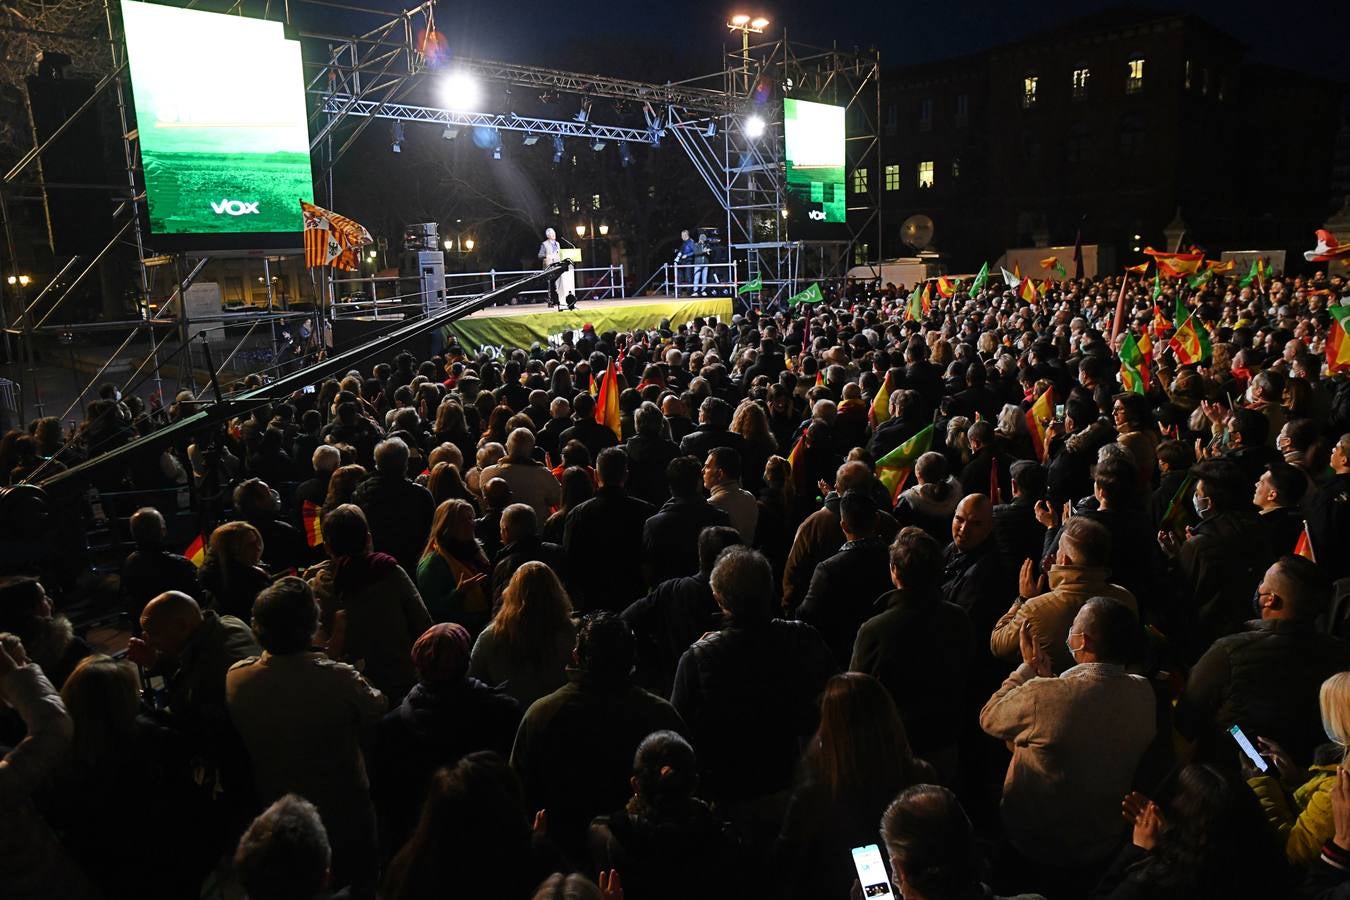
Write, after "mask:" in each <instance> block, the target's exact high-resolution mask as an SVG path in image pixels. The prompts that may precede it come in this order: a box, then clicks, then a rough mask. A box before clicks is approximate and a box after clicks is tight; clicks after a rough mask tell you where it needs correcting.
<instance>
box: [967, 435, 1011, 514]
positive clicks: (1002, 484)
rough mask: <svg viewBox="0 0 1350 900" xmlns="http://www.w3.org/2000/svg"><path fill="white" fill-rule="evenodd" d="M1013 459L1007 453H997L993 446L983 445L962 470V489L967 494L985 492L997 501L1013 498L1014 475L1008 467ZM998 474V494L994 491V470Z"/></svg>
mask: <svg viewBox="0 0 1350 900" xmlns="http://www.w3.org/2000/svg"><path fill="white" fill-rule="evenodd" d="M1011 463H1012V460H1011V459H1009V458H1008V455H1007V454H1006V453H995V452H994V450H993V448H991V447H982V448H980V452H979V453H976V454H975V455H974V456H972V457H971V458H970V462H968V463H966V467H965V468H964V469H962V470H961V490H963V491H964V492H965V493H966V494H985V495H987V496H988V497H989V498H990V499H991V500H993V501H994V502H995V503H1002V502H1003V501H1004V500H1009V499H1011V498H1012V489H1011V485H1012V477H1011V476H1010V475H1009V471H1008V467H1009V465H1010V464H1011ZM994 471H997V474H998V496H997V497H995V496H994V495H993V493H992V491H993V489H994V488H993V484H994V482H993V478H994V475H993V472H994Z"/></svg>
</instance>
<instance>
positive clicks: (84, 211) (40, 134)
mask: <svg viewBox="0 0 1350 900" xmlns="http://www.w3.org/2000/svg"><path fill="white" fill-rule="evenodd" d="M39 71H40V73H41V74H39V75H30V76H28V78H27V85H28V108H29V111H30V113H31V116H32V125H33V134H34V136H35V137H36V139H37V142H38V143H39V144H40V143H41V142H43V141H45V140H46V139H47V138H48V137H50V136H51V135H52V134H53V133H55V132H56V129H58V128H60V127H61V124H62V123H63V122H65V121H66V119H68V118H69V117H70V114H71V113H73V112H75V110H76V109H78V108H79V106H80V104H81V103H83V102H84V101H85V100H87V99H89V96H90V95H91V94H93V92H94V82H93V81H92V80H90V79H88V78H61V77H57V76H58V74H59V72H58V70H57V69H56V68H55V67H52V66H41V67H40V68H39ZM101 113H102V98H100V99H99V100H96V101H95V102H94V103H93V105H92V106H90V107H89V108H88V109H86V110H85V111H84V112H82V113H80V115H79V117H78V118H76V119H75V120H74V121H73V122H71V124H70V127H69V128H67V129H66V131H65V132H64V133H63V134H62V135H61V137H59V138H57V139H56V141H54V142H53V143H52V145H51V146H50V147H48V148H47V152H45V153H43V154H42V156H41V158H40V159H39V160H38V165H39V166H41V170H40V171H41V173H42V180H43V182H44V183H45V184H46V187H45V188H44V190H43V197H44V201H45V206H46V210H47V229H48V232H49V235H50V238H51V243H52V250H53V251H54V252H55V253H56V255H57V256H72V255H75V254H81V255H92V254H94V253H97V252H98V251H99V249H101V248H102V247H103V245H104V244H105V243H107V241H108V238H110V237H112V227H113V219H112V211H113V207H114V204H113V202H112V198H111V195H110V192H109V191H107V190H99V189H95V188H80V187H78V185H84V184H87V185H111V184H114V183H120V182H121V181H122V180H125V178H126V176H125V174H124V173H122V172H121V171H120V170H119V171H118V172H117V173H116V175H114V171H113V168H112V167H111V166H110V164H109V159H108V148H107V147H106V146H105V144H104V140H103V127H102V123H101V121H100V116H101ZM37 171H38V170H37V169H32V170H30V171H29V173H27V176H28V177H29V178H32V177H34V175H36V173H37ZM115 178H116V182H115V181H114V179H115ZM63 184H65V185H77V186H76V187H60V185H63Z"/></svg>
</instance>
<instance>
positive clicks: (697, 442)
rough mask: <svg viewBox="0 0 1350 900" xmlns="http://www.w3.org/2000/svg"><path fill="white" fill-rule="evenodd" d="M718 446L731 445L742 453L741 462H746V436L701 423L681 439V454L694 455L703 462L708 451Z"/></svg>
mask: <svg viewBox="0 0 1350 900" xmlns="http://www.w3.org/2000/svg"><path fill="white" fill-rule="evenodd" d="M717 447H730V448H731V449H732V450H735V451H736V452H737V453H739V454H740V455H741V462H745V458H746V455H747V450H746V446H745V438H743V437H741V436H740V435H739V434H737V433H736V432H734V431H729V430H727V429H725V428H713V427H712V426H711V425H700V426H698V427H697V428H695V429H694V430H693V431H691V432H689V433H688V434H686V435H685V436H684V439H683V440H681V441H680V455H681V456H692V457H694V458H695V459H697V460H699V461H700V462H702V461H703V460H705V459H707V458H708V451H709V450H713V449H715V448H717Z"/></svg>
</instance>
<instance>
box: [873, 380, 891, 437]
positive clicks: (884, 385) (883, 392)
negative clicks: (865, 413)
mask: <svg viewBox="0 0 1350 900" xmlns="http://www.w3.org/2000/svg"><path fill="white" fill-rule="evenodd" d="M890 417H891V373H890V372H887V373H886V377H885V378H884V379H882V382H881V387H880V388H878V389H877V395H876V396H875V397H873V398H872V408H871V410H869V418H870V419H871V420H872V425H873V426H876V425H880V424H881V423H882V422H885V421H886V420H887V419H889V418H890Z"/></svg>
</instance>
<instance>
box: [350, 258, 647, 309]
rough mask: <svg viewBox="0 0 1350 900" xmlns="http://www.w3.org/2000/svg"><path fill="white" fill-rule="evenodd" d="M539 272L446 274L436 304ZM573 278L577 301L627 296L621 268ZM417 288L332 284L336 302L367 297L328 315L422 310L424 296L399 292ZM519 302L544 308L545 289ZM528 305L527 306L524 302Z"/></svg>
mask: <svg viewBox="0 0 1350 900" xmlns="http://www.w3.org/2000/svg"><path fill="white" fill-rule="evenodd" d="M538 271H539V270H538V269H489V270H487V271H486V272H449V273H446V276H445V296H444V298H438V302H444V303H446V304H454V303H458V302H460V301H463V300H467V299H469V298H471V297H476V296H478V295H479V294H481V293H484V292H486V291H495V290H496V289H497V286H498V284H499V283H503V282H509V281H515V280H516V279H519V278H522V277H524V276H526V275H533V274H535V273H537V272H538ZM572 272H573V273H574V274H575V275H576V280H577V284H576V294H577V299H578V300H586V301H594V300H615V299H623V298H625V297H627V296H628V294H627V293H626V290H625V282H624V267H623V265H617V266H615V265H610V266H579V267H574V268H573V269H572ZM417 284H418V276H415V275H367V276H364V277H361V278H335V279H334V280H333V286H334V290H335V291H336V292H337V293H338V296H339V298H341V297H342V296H343V295H345V296H346V297H353V296H354V295H356V294H357V293H358V292H359V293H363V294H365V295H366V296H365V297H364V298H362V299H346V300H344V299H339V300H338V302H337V303H336V304H334V306H333V308H332V310H331V317H332V318H334V319H340V318H346V317H349V316H353V315H368V316H372V317H374V318H377V319H378V318H381V317H382V316H390V317H394V316H399V317H401V316H402V315H403V314H404V313H405V312H407V311H410V310H421V309H422V303H423V301H422V292H421V291H420V290H416V289H414V290H412V291H408V292H407V293H403V291H404V290H405V289H406V288H408V287H410V286H413V287H415V286H416V285H417ZM516 296H518V297H522V298H534V302H547V300H548V288H547V287H543V288H536V289H532V290H528V291H520V292H518V293H517V294H516ZM527 302H528V301H527Z"/></svg>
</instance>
